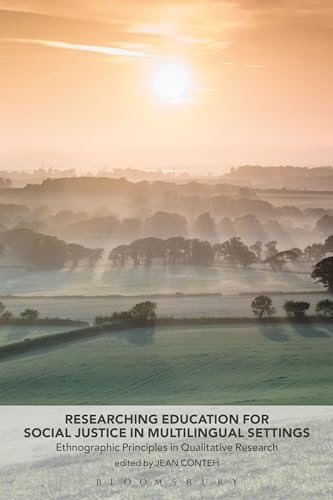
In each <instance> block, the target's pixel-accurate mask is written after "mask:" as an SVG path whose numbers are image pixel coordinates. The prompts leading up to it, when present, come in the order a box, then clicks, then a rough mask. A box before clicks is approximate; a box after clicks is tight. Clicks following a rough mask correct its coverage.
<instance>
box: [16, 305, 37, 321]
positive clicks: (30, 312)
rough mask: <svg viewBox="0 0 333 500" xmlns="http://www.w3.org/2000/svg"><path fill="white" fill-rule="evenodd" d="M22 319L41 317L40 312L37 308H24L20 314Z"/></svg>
mask: <svg viewBox="0 0 333 500" xmlns="http://www.w3.org/2000/svg"><path fill="white" fill-rule="evenodd" d="M20 316H21V318H22V319H28V320H30V321H32V320H36V319H38V317H39V312H38V311H37V310H36V309H29V308H27V309H24V311H22V312H21V314H20Z"/></svg>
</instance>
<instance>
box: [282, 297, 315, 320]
mask: <svg viewBox="0 0 333 500" xmlns="http://www.w3.org/2000/svg"><path fill="white" fill-rule="evenodd" d="M283 309H284V310H285V311H286V313H287V316H289V317H294V318H296V319H302V318H304V317H305V313H306V311H307V310H308V309H310V303H309V302H303V301H299V302H297V301H294V300H287V302H285V304H284V306H283Z"/></svg>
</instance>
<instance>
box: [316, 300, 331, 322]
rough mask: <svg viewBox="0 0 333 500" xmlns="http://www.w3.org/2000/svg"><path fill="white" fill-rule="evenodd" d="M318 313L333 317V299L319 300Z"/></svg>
mask: <svg viewBox="0 0 333 500" xmlns="http://www.w3.org/2000/svg"><path fill="white" fill-rule="evenodd" d="M316 313H317V314H319V315H321V316H328V317H330V318H333V301H332V300H328V299H326V300H321V301H320V302H318V304H317V306H316Z"/></svg>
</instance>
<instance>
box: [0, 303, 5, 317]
mask: <svg viewBox="0 0 333 500" xmlns="http://www.w3.org/2000/svg"><path fill="white" fill-rule="evenodd" d="M5 310H6V306H5V304H4V303H3V302H0V314H3V313H4V312H5Z"/></svg>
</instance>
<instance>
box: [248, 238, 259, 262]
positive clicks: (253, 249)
mask: <svg viewBox="0 0 333 500" xmlns="http://www.w3.org/2000/svg"><path fill="white" fill-rule="evenodd" d="M250 250H251V252H253V253H254V254H255V256H256V257H257V260H258V261H259V262H260V261H261V257H262V242H261V241H259V240H257V241H256V242H255V243H254V244H253V245H251V246H250Z"/></svg>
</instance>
